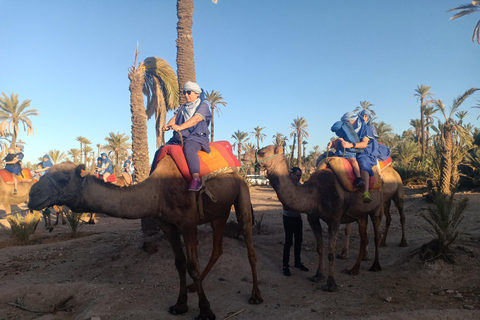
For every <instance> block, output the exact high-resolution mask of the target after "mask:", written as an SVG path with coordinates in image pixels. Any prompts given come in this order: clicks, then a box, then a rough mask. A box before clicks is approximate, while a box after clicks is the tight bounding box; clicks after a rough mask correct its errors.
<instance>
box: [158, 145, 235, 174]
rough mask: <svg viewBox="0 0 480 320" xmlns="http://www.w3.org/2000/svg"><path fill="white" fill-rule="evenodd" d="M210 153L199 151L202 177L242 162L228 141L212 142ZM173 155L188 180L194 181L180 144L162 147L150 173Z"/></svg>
mask: <svg viewBox="0 0 480 320" xmlns="http://www.w3.org/2000/svg"><path fill="white" fill-rule="evenodd" d="M210 150H211V151H210V153H206V152H204V151H198V158H199V159H200V177H204V176H206V175H208V174H210V173H212V172H214V171H218V170H221V169H224V168H238V167H240V162H239V161H238V159H237V158H236V157H235V156H234V155H233V152H232V145H231V144H230V142H228V141H216V142H210ZM167 155H169V156H171V157H172V159H173V161H175V163H176V164H177V167H178V169H179V170H180V172H181V173H182V175H183V176H184V178H185V180H187V181H188V182H190V181H192V176H191V175H190V171H189V169H188V165H187V160H186V159H185V155H184V154H183V148H182V146H180V145H166V146H163V147H161V148H160V149H159V150H158V151H157V153H156V154H155V159H153V162H152V169H151V171H150V173H152V172H153V170H155V168H156V167H157V164H158V162H159V161H160V160H162V159H163V158H164V157H165V156H167Z"/></svg>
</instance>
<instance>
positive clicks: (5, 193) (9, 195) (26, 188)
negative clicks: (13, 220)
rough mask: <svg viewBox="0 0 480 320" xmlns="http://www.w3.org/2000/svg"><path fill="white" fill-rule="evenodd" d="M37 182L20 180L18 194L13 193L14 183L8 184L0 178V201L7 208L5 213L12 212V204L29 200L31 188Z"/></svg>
mask: <svg viewBox="0 0 480 320" xmlns="http://www.w3.org/2000/svg"><path fill="white" fill-rule="evenodd" d="M34 183H35V181H34V180H31V181H29V182H26V181H25V182H20V181H19V182H18V187H17V190H18V192H17V194H15V195H14V194H13V189H14V188H13V184H8V183H5V181H3V179H2V178H0V202H1V203H2V205H3V207H4V208H5V213H6V214H10V213H12V209H11V208H10V206H11V205H18V204H21V203H23V202H25V201H27V200H28V194H29V192H30V188H31V187H32V185H33V184H34Z"/></svg>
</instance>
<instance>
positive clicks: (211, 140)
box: [210, 107, 214, 142]
mask: <svg viewBox="0 0 480 320" xmlns="http://www.w3.org/2000/svg"><path fill="white" fill-rule="evenodd" d="M210 109H211V114H212V121H210V125H211V130H210V131H211V132H210V134H211V136H210V142H213V127H214V126H213V111H214V110H213V108H212V107H210Z"/></svg>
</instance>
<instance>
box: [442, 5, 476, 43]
mask: <svg viewBox="0 0 480 320" xmlns="http://www.w3.org/2000/svg"><path fill="white" fill-rule="evenodd" d="M454 10H458V12H457V13H456V14H455V15H454V16H453V17H451V18H450V20H455V19H457V18H461V17H463V16H466V15H468V14H472V13H475V12H477V11H480V1H472V3H471V4H464V5H461V6H458V7H456V8H453V9H450V10H448V11H447V12H450V11H454ZM475 38H477V43H478V44H480V20H478V22H477V25H476V26H475V28H474V29H473V36H472V42H474V41H475Z"/></svg>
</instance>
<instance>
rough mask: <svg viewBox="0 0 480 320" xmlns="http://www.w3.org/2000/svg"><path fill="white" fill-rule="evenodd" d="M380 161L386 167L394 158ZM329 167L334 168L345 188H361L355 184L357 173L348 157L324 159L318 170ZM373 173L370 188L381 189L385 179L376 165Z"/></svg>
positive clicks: (351, 189)
mask: <svg viewBox="0 0 480 320" xmlns="http://www.w3.org/2000/svg"><path fill="white" fill-rule="evenodd" d="M379 162H380V168H382V169H383V168H384V167H386V166H388V165H390V164H391V163H392V159H391V158H388V159H387V160H385V161H379ZM382 163H383V166H382ZM327 167H328V168H330V169H332V171H333V172H334V173H335V176H336V177H337V178H338V180H339V181H340V182H341V184H342V185H343V187H344V188H345V190H347V191H349V192H354V191H357V190H359V188H357V187H355V186H354V185H353V183H354V181H355V173H354V172H353V168H352V165H351V164H350V162H349V161H348V160H347V159H345V158H343V157H329V158H327V159H325V160H323V161H322V162H321V163H320V164H319V166H318V167H317V170H321V169H325V168H327ZM373 173H374V175H373V176H371V177H370V181H369V189H370V190H380V189H381V188H382V186H383V181H382V179H381V178H380V175H379V174H378V172H377V168H376V166H374V167H373Z"/></svg>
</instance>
